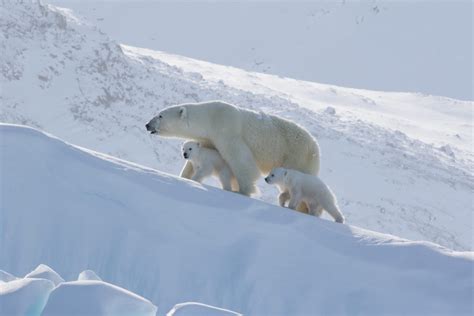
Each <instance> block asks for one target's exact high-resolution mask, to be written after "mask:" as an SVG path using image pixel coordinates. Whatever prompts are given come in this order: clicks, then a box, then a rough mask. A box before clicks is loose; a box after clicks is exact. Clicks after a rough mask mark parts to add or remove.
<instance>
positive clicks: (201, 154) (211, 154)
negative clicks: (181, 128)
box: [182, 141, 234, 191]
mask: <svg viewBox="0 0 474 316" xmlns="http://www.w3.org/2000/svg"><path fill="white" fill-rule="evenodd" d="M182 152H183V157H184V159H187V160H188V161H189V162H190V163H191V165H192V166H193V175H192V176H191V180H194V181H197V182H199V183H201V182H202V181H203V180H204V179H205V178H207V177H210V176H212V175H214V176H217V178H218V179H219V181H220V182H221V185H222V189H224V190H227V191H232V179H233V176H234V175H233V174H232V170H230V167H229V165H228V164H227V163H226V162H225V161H224V159H222V157H221V155H220V154H219V153H218V152H217V150H215V149H209V148H206V147H201V144H199V143H198V142H195V141H187V142H185V143H184V144H183V147H182Z"/></svg>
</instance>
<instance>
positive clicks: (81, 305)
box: [41, 280, 157, 316]
mask: <svg viewBox="0 0 474 316" xmlns="http://www.w3.org/2000/svg"><path fill="white" fill-rule="evenodd" d="M156 311H157V308H156V306H154V305H153V304H152V303H150V302H149V301H148V300H146V299H144V298H142V297H140V296H138V295H136V294H133V293H131V292H129V291H127V290H124V289H122V288H120V287H118V286H115V285H112V284H109V283H106V282H102V281H95V280H84V281H72V282H65V283H61V284H60V285H59V286H58V287H56V288H55V289H54V290H53V291H52V292H51V294H50V297H49V300H48V304H46V306H45V308H44V310H43V312H42V314H41V315H44V316H53V315H78V316H80V315H117V316H118V315H136V316H154V315H155V314H156Z"/></svg>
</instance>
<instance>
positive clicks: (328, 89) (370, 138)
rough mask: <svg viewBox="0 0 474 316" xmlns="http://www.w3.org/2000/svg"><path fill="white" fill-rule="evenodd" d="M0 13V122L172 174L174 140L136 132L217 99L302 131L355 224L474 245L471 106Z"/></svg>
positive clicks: (269, 193) (10, 8)
mask: <svg viewBox="0 0 474 316" xmlns="http://www.w3.org/2000/svg"><path fill="white" fill-rule="evenodd" d="M0 16H1V19H0V21H2V23H0V28H1V30H2V32H1V33H0V34H2V36H3V37H1V39H0V47H1V49H2V55H0V64H1V65H2V68H1V71H0V81H1V86H2V89H3V91H2V94H1V95H0V98H1V102H2V108H1V111H0V121H2V122H9V123H16V124H25V125H28V126H33V127H36V128H40V129H42V130H45V131H47V132H50V133H53V134H54V135H57V136H59V137H61V138H62V139H64V140H66V141H68V142H71V143H74V144H77V145H79V146H83V147H87V148H90V149H92V150H97V151H100V152H104V153H106V154H108V155H112V156H115V157H118V158H121V159H126V160H129V161H133V162H135V163H139V164H142V165H146V166H149V167H152V168H155V169H158V170H162V171H164V172H167V173H170V174H178V173H179V170H180V169H181V167H182V165H183V163H184V161H182V160H181V159H178V157H180V153H179V151H180V141H173V140H166V139H162V138H159V137H151V136H150V135H148V134H147V133H146V131H145V129H144V124H145V123H146V122H147V121H148V120H149V119H150V118H151V117H152V116H153V115H154V114H156V113H157V112H158V111H159V110H160V109H162V108H163V107H165V106H167V105H170V104H177V103H180V102H196V101H204V100H211V99H221V100H224V101H227V102H231V103H234V104H237V105H239V106H243V107H248V108H252V109H254V110H256V111H259V112H263V113H270V114H276V115H280V116H282V117H285V118H288V119H291V120H293V121H295V122H297V123H299V124H301V125H302V126H304V127H305V128H307V129H308V130H309V131H310V132H311V133H312V134H313V135H314V136H315V137H316V138H317V139H318V141H319V143H320V145H321V153H322V161H321V177H322V178H324V179H325V180H326V182H327V183H328V185H329V186H330V187H331V188H333V190H334V192H335V194H336V196H337V197H338V200H339V202H340V206H341V209H342V212H343V213H344V215H345V217H346V220H347V221H348V223H349V224H352V225H357V226H359V227H362V228H366V229H370V230H376V231H380V232H384V233H389V234H394V235H397V236H400V237H404V238H409V239H412V240H426V241H430V242H434V243H437V244H441V245H443V246H446V247H448V248H451V249H455V250H472V249H473V247H474V244H473V241H472V231H473V223H472V218H473V212H474V210H473V207H472V192H473V190H474V185H473V183H474V181H473V176H472V166H473V161H474V154H473V152H472V144H473V143H472V128H473V124H472V108H473V102H470V101H460V100H455V99H450V98H446V97H437V96H431V95H423V94H420V93H391V92H376V91H369V90H359V89H349V88H341V87H337V86H332V85H324V84H319V83H314V82H308V81H300V80H294V79H289V78H281V77H277V76H272V75H268V74H261V73H254V72H247V71H243V70H240V69H237V68H232V67H228V66H220V65H216V64H212V63H208V62H203V61H198V60H194V59H190V58H186V57H182V56H177V55H172V54H168V53H164V52H157V51H152V50H149V49H142V48H136V47H131V46H126V45H119V44H117V43H116V42H114V41H113V40H111V39H110V38H109V37H108V36H107V35H106V34H104V33H103V32H101V31H100V30H99V29H98V28H97V27H96V26H94V25H90V24H87V23H86V22H84V21H83V20H82V19H80V18H76V17H75V16H74V15H73V14H72V13H71V12H70V11H68V10H65V9H58V8H55V7H52V6H45V5H38V4H35V3H30V2H25V3H17V2H5V3H4V4H2V7H0ZM393 64H396V63H393ZM336 73H337V72H336ZM339 75H340V73H339ZM463 82H464V81H463ZM25 91H28V93H25ZM331 108H332V109H334V111H332V110H329V111H328V110H327V109H331ZM361 182H363V185H362V183H361ZM211 184H212V182H211ZM259 188H260V191H261V195H260V196H257V198H259V199H261V200H263V201H266V202H269V203H273V204H276V194H277V192H276V190H275V189H274V188H272V187H271V186H268V185H265V184H264V183H263V181H261V183H260V184H259ZM39 263H42V262H36V263H35V264H39ZM44 263H47V262H44ZM29 268H30V269H31V268H32V267H29ZM84 268H88V267H84ZM78 271H79V270H78ZM76 273H77V271H76Z"/></svg>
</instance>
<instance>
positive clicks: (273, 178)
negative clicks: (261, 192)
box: [265, 168, 288, 184]
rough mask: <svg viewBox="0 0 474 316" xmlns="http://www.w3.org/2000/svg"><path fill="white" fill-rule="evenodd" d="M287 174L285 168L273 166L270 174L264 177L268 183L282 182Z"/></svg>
mask: <svg viewBox="0 0 474 316" xmlns="http://www.w3.org/2000/svg"><path fill="white" fill-rule="evenodd" d="M287 176H288V170H286V169H285V168H274V169H273V170H272V171H271V172H270V174H269V175H268V176H267V177H266V178H265V182H266V183H268V184H278V183H283V182H284V181H285V179H286V177H287Z"/></svg>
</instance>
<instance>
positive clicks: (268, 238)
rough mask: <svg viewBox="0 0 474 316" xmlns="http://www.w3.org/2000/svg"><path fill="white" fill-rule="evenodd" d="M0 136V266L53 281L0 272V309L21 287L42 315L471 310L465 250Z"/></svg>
mask: <svg viewBox="0 0 474 316" xmlns="http://www.w3.org/2000/svg"><path fill="white" fill-rule="evenodd" d="M0 139H1V142H0V151H1V152H2V156H1V159H2V160H1V166H2V169H1V171H2V183H1V184H2V187H1V192H2V204H1V208H0V223H1V227H0V228H1V230H0V267H1V268H2V269H3V270H5V271H8V272H10V273H12V274H13V275H17V276H18V275H25V274H26V273H27V272H29V271H31V270H32V269H33V268H34V267H36V266H37V265H38V264H39V263H45V264H47V265H48V266H49V267H51V268H53V269H54V270H55V271H56V272H57V273H58V274H57V273H55V272H54V271H52V270H50V269H49V268H48V267H47V266H44V265H42V266H39V267H38V268H37V269H36V270H35V271H34V272H33V273H30V274H28V275H27V278H26V279H18V280H15V279H13V277H12V276H8V275H6V274H5V273H4V274H2V275H1V276H2V281H1V282H0V308H2V307H5V306H10V307H11V305H6V303H12V302H13V303H18V302H19V300H11V299H10V300H8V298H9V295H17V296H16V297H17V298H18V297H21V296H19V295H21V293H22V292H20V291H18V290H17V291H14V290H12V289H25V290H27V291H28V293H30V294H32V295H31V296H29V297H28V298H29V299H30V300H31V299H33V298H35V297H36V298H38V301H40V302H41V301H42V299H43V305H45V307H44V314H45V315H50V314H54V313H55V312H58V311H65V310H66V311H67V310H68V309H67V308H68V306H69V307H71V306H76V307H74V309H75V310H76V312H77V311H78V310H79V309H78V308H82V310H87V308H89V310H92V311H94V310H102V309H100V308H103V306H104V303H107V304H106V306H107V308H109V309H108V311H110V312H111V313H112V314H115V312H114V311H118V310H120V309H118V308H120V306H122V310H121V311H123V308H125V307H123V306H127V308H133V310H135V311H138V310H140V311H146V312H147V313H148V314H150V313H152V312H153V310H154V306H153V305H152V304H154V305H156V306H158V314H159V315H165V313H166V312H167V311H169V310H171V309H172V307H173V306H174V305H175V304H177V303H179V302H201V303H203V304H211V305H214V306H219V307H221V308H225V309H229V310H235V311H238V312H241V313H243V314H245V315H316V314H319V315H330V314H337V315H348V314H350V315H381V314H386V313H391V314H398V315H401V314H405V315H430V314H431V315H433V314H438V315H470V314H472V313H473V310H472V308H473V307H472V304H471V303H472V302H471V299H472V295H473V290H474V289H473V284H472V278H473V275H472V273H473V268H474V256H473V253H472V252H471V253H469V252H454V251H452V250H448V249H446V248H443V247H440V246H437V245H435V244H432V243H428V242H412V241H408V240H404V239H400V238H398V237H395V236H391V235H384V234H380V233H374V232H371V231H367V230H363V229H360V228H357V227H355V226H348V225H345V224H336V223H333V222H330V221H326V220H321V219H317V218H315V217H312V216H307V215H303V214H300V213H297V212H294V211H291V210H288V209H283V208H280V207H277V206H273V205H270V204H267V203H264V202H261V201H258V200H255V199H250V198H247V197H243V196H240V195H238V194H234V193H229V192H226V191H222V190H219V189H215V188H212V187H206V186H201V185H198V184H196V183H194V182H192V181H188V180H183V179H179V178H177V177H174V176H171V175H168V174H165V173H161V172H158V171H155V170H152V169H148V168H145V167H141V166H139V165H136V164H132V163H129V162H126V161H123V160H119V159H116V158H113V157H111V156H106V155H104V154H100V153H97V152H93V151H90V150H86V149H82V148H79V147H75V146H72V145H69V144H67V143H64V142H63V141H62V140H60V139H57V138H54V137H52V136H50V135H47V134H44V133H42V132H40V131H38V130H34V129H31V128H26V127H22V126H15V125H0ZM85 269H91V270H93V271H95V272H97V274H98V275H99V276H100V277H101V278H103V279H104V280H105V281H106V282H110V283H112V284H114V285H111V284H108V283H104V282H102V281H100V279H99V280H98V277H97V276H96V275H95V274H94V273H93V272H91V271H86V272H84V273H81V275H80V276H79V279H80V280H79V281H72V280H76V279H77V274H78V272H79V271H82V270H85ZM29 277H35V278H36V279H34V278H33V279H32V278H29ZM38 278H42V279H38ZM63 279H65V280H68V281H69V282H66V283H64V282H63ZM35 280H40V281H35ZM41 280H43V281H41ZM47 280H50V281H47ZM5 281H7V282H6V283H5ZM71 281H72V282H71ZM36 283H38V286H36V287H33V285H32V284H36ZM54 284H59V285H58V286H57V287H55V288H54ZM115 285H117V286H120V287H123V288H126V289H128V290H131V291H133V292H136V293H138V294H139V295H142V296H143V297H145V298H146V299H148V300H150V301H151V303H150V302H149V301H147V300H146V299H144V298H142V297H138V296H137V295H135V294H132V293H130V292H128V291H126V290H124V289H120V288H118V287H116V286H115ZM53 288H54V289H53ZM5 289H6V290H5ZM45 292H46V293H51V294H49V296H48V295H46V298H45V297H44V296H41V295H39V294H41V293H45ZM9 293H10V294H9ZM23 293H25V292H23ZM38 295H39V296H38ZM22 297H23V298H25V297H27V296H22ZM114 298H115V300H114ZM117 298H119V299H117ZM44 299H47V301H46V303H44ZM25 302H26V300H25ZM126 302H129V303H127V304H126V305H120V304H125V303H126ZM95 308H97V309H95ZM203 308H206V306H205V305H199V304H184V305H177V306H176V307H175V308H174V309H173V310H172V311H171V312H173V311H176V315H196V314H197V311H201V312H200V314H201V315H202V314H204V315H209V314H210V313H206V312H203V311H202V309H203ZM207 308H208V307H207ZM209 309H211V308H209ZM186 310H188V311H189V312H188V313H186ZM211 310H212V312H215V314H217V315H235V314H234V313H231V312H230V311H223V310H219V309H211ZM211 310H209V312H210V311H211ZM180 311H182V312H180ZM171 312H170V314H169V315H173V314H171ZM217 312H221V313H217ZM60 313H61V312H60ZM63 314H69V313H67V312H66V313H63ZM136 314H138V312H136Z"/></svg>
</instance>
